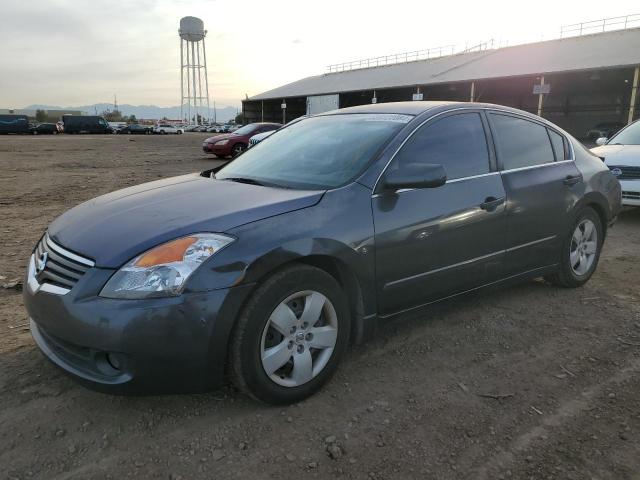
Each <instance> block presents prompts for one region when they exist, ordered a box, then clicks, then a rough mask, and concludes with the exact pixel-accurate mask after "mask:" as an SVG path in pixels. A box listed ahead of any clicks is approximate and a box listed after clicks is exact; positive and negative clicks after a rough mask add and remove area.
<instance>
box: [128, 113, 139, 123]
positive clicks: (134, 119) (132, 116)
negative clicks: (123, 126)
mask: <svg viewBox="0 0 640 480" xmlns="http://www.w3.org/2000/svg"><path fill="white" fill-rule="evenodd" d="M127 121H128V122H129V123H138V119H137V118H136V116H135V115H129V120H127Z"/></svg>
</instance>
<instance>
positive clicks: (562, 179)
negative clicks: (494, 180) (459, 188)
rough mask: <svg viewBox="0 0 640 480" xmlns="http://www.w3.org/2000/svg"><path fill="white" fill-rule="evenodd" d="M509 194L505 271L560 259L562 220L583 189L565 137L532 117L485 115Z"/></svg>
mask: <svg viewBox="0 0 640 480" xmlns="http://www.w3.org/2000/svg"><path fill="white" fill-rule="evenodd" d="M487 116H488V118H489V122H490V124H491V131H492V132H493V138H494V144H495V149H496V155H497V159H498V166H499V168H500V171H501V176H502V181H503V183H504V188H505V190H506V194H507V243H506V250H507V251H506V258H505V273H506V275H507V276H508V275H515V274H519V273H523V272H527V271H531V270H534V269H537V268H540V267H545V266H549V265H552V264H555V263H557V262H558V258H559V253H560V245H561V244H562V236H563V233H564V230H565V229H566V219H567V217H568V215H569V212H570V211H571V209H572V207H573V205H574V204H575V201H576V198H577V197H576V192H577V191H578V190H580V189H581V188H582V185H581V183H582V175H581V174H580V172H579V170H578V169H577V167H576V165H575V163H574V161H573V160H572V159H571V151H570V148H569V143H568V141H567V139H566V138H565V137H564V135H562V134H560V133H559V132H557V131H555V130H553V129H552V128H549V127H548V126H546V125H544V124H542V123H538V122H536V121H534V120H532V119H529V118H525V117H520V116H517V115H511V114H505V113H502V112H500V113H498V112H490V113H488V115H487Z"/></svg>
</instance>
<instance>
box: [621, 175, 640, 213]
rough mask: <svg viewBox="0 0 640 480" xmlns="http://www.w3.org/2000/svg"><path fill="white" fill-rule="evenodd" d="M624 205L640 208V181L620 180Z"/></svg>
mask: <svg viewBox="0 0 640 480" xmlns="http://www.w3.org/2000/svg"><path fill="white" fill-rule="evenodd" d="M620 186H621V187H622V205H624V206H626V207H640V180H620Z"/></svg>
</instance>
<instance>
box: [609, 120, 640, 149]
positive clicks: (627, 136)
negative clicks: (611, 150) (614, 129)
mask: <svg viewBox="0 0 640 480" xmlns="http://www.w3.org/2000/svg"><path fill="white" fill-rule="evenodd" d="M617 143H619V144H620V145H640V122H635V123H632V124H631V125H629V126H628V127H627V128H625V129H624V130H620V131H619V132H618V133H617V134H616V135H614V136H613V137H612V138H611V140H609V141H608V142H607V144H608V145H615V144H617Z"/></svg>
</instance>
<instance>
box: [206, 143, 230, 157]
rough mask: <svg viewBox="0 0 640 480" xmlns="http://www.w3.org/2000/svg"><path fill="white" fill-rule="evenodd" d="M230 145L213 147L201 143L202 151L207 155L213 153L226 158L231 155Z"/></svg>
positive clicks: (210, 144) (209, 144) (213, 145)
mask: <svg viewBox="0 0 640 480" xmlns="http://www.w3.org/2000/svg"><path fill="white" fill-rule="evenodd" d="M231 147H232V145H231V143H227V144H226V145H215V144H213V143H206V142H205V143H203V144H202V150H203V151H205V152H207V153H213V154H215V155H217V156H218V157H227V156H229V155H231Z"/></svg>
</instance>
